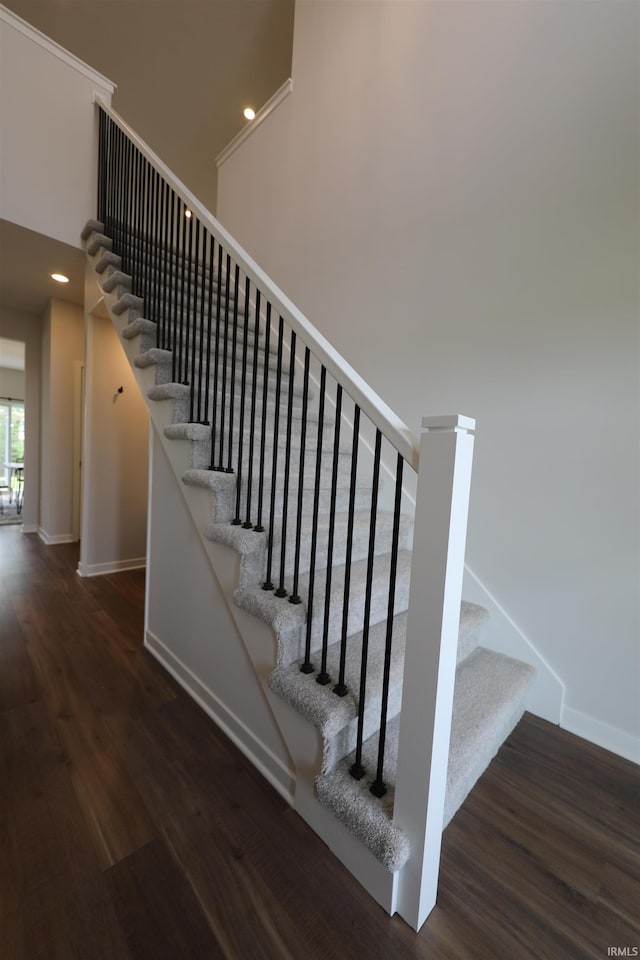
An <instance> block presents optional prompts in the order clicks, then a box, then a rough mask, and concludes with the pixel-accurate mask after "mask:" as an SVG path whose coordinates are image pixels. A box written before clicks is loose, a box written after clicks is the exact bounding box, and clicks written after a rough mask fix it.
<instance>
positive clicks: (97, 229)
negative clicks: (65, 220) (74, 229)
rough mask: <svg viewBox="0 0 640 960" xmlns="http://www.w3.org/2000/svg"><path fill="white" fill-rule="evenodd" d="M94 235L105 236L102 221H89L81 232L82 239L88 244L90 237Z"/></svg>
mask: <svg viewBox="0 0 640 960" xmlns="http://www.w3.org/2000/svg"><path fill="white" fill-rule="evenodd" d="M94 233H101V234H104V223H103V222H102V220H93V219H89V220H87V222H86V223H85V225H84V227H83V228H82V230H81V231H80V239H81V240H83V241H84V242H85V243H86V241H87V240H88V239H89V237H90V236H91V235H92V234H94Z"/></svg>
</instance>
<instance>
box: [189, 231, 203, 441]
mask: <svg viewBox="0 0 640 960" xmlns="http://www.w3.org/2000/svg"><path fill="white" fill-rule="evenodd" d="M194 256H195V260H194V267H195V269H194V280H193V319H192V322H191V326H192V335H191V394H190V399H189V422H190V423H194V422H195V420H196V417H195V406H196V404H195V399H196V397H195V395H196V390H197V391H198V403H199V402H200V399H199V398H200V384H199V383H198V382H197V379H196V350H197V343H196V340H197V337H196V333H197V326H198V321H197V317H198V286H199V284H200V283H201V280H200V278H199V277H198V272H199V271H198V267H199V259H200V221H199V220H198V219H197V218H196V241H195V250H194ZM203 293H204V291H203Z"/></svg>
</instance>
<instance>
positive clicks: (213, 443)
mask: <svg viewBox="0 0 640 960" xmlns="http://www.w3.org/2000/svg"><path fill="white" fill-rule="evenodd" d="M221 276H222V247H221V246H220V244H218V292H217V296H216V351H215V356H214V359H213V398H212V401H211V469H212V470H219V469H220V466H218V465H216V463H215V459H216V431H217V429H218V416H217V412H218V368H219V365H220V277H221ZM212 280H213V278H212ZM220 429H221V430H222V426H221V427H220Z"/></svg>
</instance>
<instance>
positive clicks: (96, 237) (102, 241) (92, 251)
mask: <svg viewBox="0 0 640 960" xmlns="http://www.w3.org/2000/svg"><path fill="white" fill-rule="evenodd" d="M112 248H113V240H112V239H111V237H107V236H106V234H104V233H98V232H97V231H95V232H93V233H92V234H91V236H90V237H89V239H88V240H87V246H86V250H87V253H88V254H89V256H90V257H95V255H96V254H97V253H101V252H102V251H105V250H111V249H112Z"/></svg>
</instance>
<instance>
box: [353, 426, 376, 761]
mask: <svg viewBox="0 0 640 960" xmlns="http://www.w3.org/2000/svg"><path fill="white" fill-rule="evenodd" d="M381 442H382V434H381V433H380V431H379V430H376V447H375V454H374V459H373V489H372V491H371V515H370V519H369V557H368V560H367V585H366V590H365V600H364V622H363V628H362V658H361V661H360V693H359V697H358V735H357V740H356V756H355V760H354V762H353V764H352V765H351V768H350V770H349V773H350V774H351V776H352V777H354V779H356V780H361V779H362V777H363V776H364V774H365V769H364V767H363V766H362V739H363V734H364V711H365V699H366V691H367V661H368V659H369V616H370V613H371V588H372V582H373V561H374V556H375V545H376V516H377V511H378V483H379V480H380V444H381Z"/></svg>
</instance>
